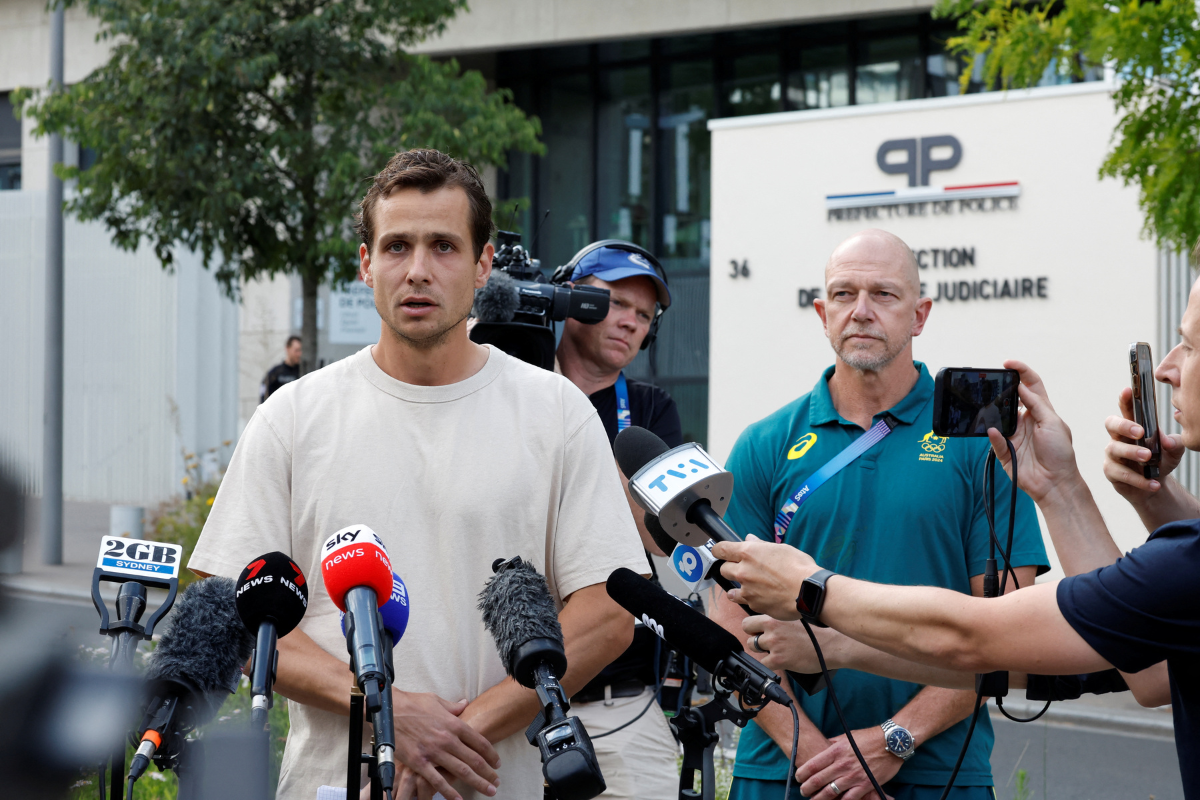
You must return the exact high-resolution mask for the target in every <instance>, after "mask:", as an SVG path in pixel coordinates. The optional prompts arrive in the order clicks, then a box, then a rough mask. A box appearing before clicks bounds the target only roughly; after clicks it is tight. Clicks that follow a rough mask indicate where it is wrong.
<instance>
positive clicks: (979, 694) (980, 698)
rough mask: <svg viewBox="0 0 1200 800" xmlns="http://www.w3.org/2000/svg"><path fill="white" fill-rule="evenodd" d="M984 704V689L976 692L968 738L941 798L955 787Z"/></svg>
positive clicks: (964, 742) (944, 799)
mask: <svg viewBox="0 0 1200 800" xmlns="http://www.w3.org/2000/svg"><path fill="white" fill-rule="evenodd" d="M982 705H983V690H980V691H977V692H976V693H975V711H974V712H973V713H972V714H971V725H970V727H968V728H967V738H966V739H965V740H964V741H963V746H962V750H959V751H958V760H957V761H955V762H954V771H953V772H951V773H950V780H949V781H947V782H946V788H945V789H943V790H942V797H941V800H946V798H947V797H949V796H950V790H951V789H952V788H954V779H955V778H957V777H958V768H959V767H961V766H962V762H963V758H964V757H965V756H966V755H967V745H968V744H970V743H971V734H973V733H975V723H976V722H978V721H979V708H980V706H982ZM880 796H881V797H882V795H880Z"/></svg>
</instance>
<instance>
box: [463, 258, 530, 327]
mask: <svg viewBox="0 0 1200 800" xmlns="http://www.w3.org/2000/svg"><path fill="white" fill-rule="evenodd" d="M520 307H521V295H520V293H519V292H518V291H517V285H516V284H515V283H514V282H513V279H512V276H510V275H509V274H508V273H507V272H505V271H504V270H502V269H493V270H492V274H491V276H490V277H489V278H488V281H487V283H485V284H484V285H483V287H482V288H480V289H476V290H475V307H474V308H473V309H472V310H473V311H474V312H475V317H476V319H478V320H479V321H480V322H500V323H504V322H512V321H513V318H514V317H515V316H516V314H517V309H519V308H520Z"/></svg>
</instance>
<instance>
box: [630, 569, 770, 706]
mask: <svg viewBox="0 0 1200 800" xmlns="http://www.w3.org/2000/svg"><path fill="white" fill-rule="evenodd" d="M607 590H608V596H609V597H611V598H612V599H613V600H615V601H617V604H618V605H620V606H621V607H622V608H624V609H625V610H626V611H628V612H629V613H630V614H633V617H634V619H640V620H641V621H642V623H643V624H644V625H645V626H646V627H648V628H650V629H651V630H652V631H654V632H655V633H657V634H658V635H659V637H660V638H661V639H663V640H664V641H665V642H666V643H667V644H669V645H671V647H672V648H674V649H675V650H678V651H679V652H681V653H683V654H684V655H686V656H687V657H688V658H690V659H692V660H693V661H695V662H696V663H697V664H699V665H700V666H701V667H703V668H704V669H705V670H707V671H708V672H710V673H711V674H712V676H713V680H720V681H723V682H725V683H727V684H728V685H729V686H730V688H732V689H734V690H736V691H738V692H740V693H741V695H742V698H743V701H744V702H745V703H746V704H748V705H758V704H759V702H762V701H764V699H765V700H772V701H774V702H776V703H779V704H780V705H785V706H790V705H792V698H790V697H788V695H787V692H785V691H784V690H783V687H782V686H780V685H779V676H778V675H776V674H775V673H774V672H771V671H770V670H769V669H767V668H766V667H764V666H763V665H762V664H760V663H758V662H757V661H755V660H754V659H753V658H751V657H750V656H748V655H746V651H745V650H744V649H743V648H742V644H741V642H739V641H738V640H737V637H736V636H734V635H733V634H732V633H730V632H729V631H727V630H725V629H724V628H722V627H721V626H720V625H718V624H717V623H715V622H713V621H712V620H710V619H709V618H708V617H706V616H704V615H703V614H701V613H699V612H698V611H696V610H695V609H694V608H692V607H691V606H689V605H688V604H687V603H685V602H683V601H682V600H680V599H679V598H677V597H675V596H674V595H672V594H670V593H669V592H666V591H664V590H662V589H660V588H659V587H657V586H655V585H654V584H653V583H651V582H650V581H648V580H646V579H645V578H643V577H642V576H641V575H638V574H637V573H636V572H633V571H632V570H628V569H625V568H623V567H622V568H621V569H618V570H616V571H615V572H613V573H612V574H611V575H609V576H608V583H607Z"/></svg>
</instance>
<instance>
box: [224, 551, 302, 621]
mask: <svg viewBox="0 0 1200 800" xmlns="http://www.w3.org/2000/svg"><path fill="white" fill-rule="evenodd" d="M236 598H237V613H238V616H240V617H241V618H242V622H243V623H245V625H246V629H247V630H249V631H257V630H258V627H259V626H260V625H262V623H263V622H267V621H270V622H272V623H274V624H275V635H276V636H287V635H288V634H289V633H291V632H292V630H293V629H294V628H295V627H296V626H297V625H299V624H300V620H302V619H304V612H305V611H306V610H307V609H308V584H307V582H306V581H305V580H304V573H303V572H301V571H300V568H299V567H297V566H296V564H295V562H294V561H292V559H291V558H289V557H288V556H287V555H285V554H283V553H280V552H279V551H278V550H276V551H275V552H272V553H264V554H263V555H261V556H259V557H258V558H256V559H254V560H253V561H251V562H250V563H249V564H247V565H246V568H245V569H244V570H242V574H241V576H239V577H238V581H237V594H236Z"/></svg>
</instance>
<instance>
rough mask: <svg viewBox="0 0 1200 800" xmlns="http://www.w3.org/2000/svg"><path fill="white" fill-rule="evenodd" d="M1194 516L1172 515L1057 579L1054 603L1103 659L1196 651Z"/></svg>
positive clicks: (1129, 667) (1199, 607)
mask: <svg viewBox="0 0 1200 800" xmlns="http://www.w3.org/2000/svg"><path fill="white" fill-rule="evenodd" d="M1197 575H1200V520H1189V521H1187V522H1174V523H1171V524H1169V525H1164V526H1163V527H1162V528H1159V529H1158V530H1157V531H1155V532H1154V535H1153V536H1152V537H1151V538H1150V541H1148V542H1146V543H1145V544H1144V545H1142V546H1141V547H1138V548H1135V549H1134V550H1132V551H1131V552H1130V553H1129V554H1128V555H1127V556H1125V557H1124V558H1121V559H1118V560H1117V562H1116V563H1115V564H1110V565H1109V566H1107V567H1101V568H1100V569H1097V570H1093V571H1092V572H1088V573H1085V574H1083V575H1075V576H1072V577H1068V578H1064V579H1063V580H1062V581H1060V582H1059V584H1058V608H1059V610H1060V611H1061V612H1062V615H1063V617H1064V618H1065V619H1066V620H1067V622H1068V623H1069V624H1070V626H1071V627H1072V628H1074V629H1075V631H1076V632H1077V633H1078V634H1079V635H1080V636H1082V637H1083V639H1084V641H1086V642H1087V643H1088V644H1089V645H1090V646H1091V647H1092V649H1093V650H1095V651H1096V652H1097V653H1099V654H1100V655H1101V656H1102V657H1103V658H1104V659H1105V660H1106V661H1108V662H1109V663H1110V664H1112V665H1113V666H1114V667H1116V668H1117V669H1120V670H1122V671H1124V672H1140V671H1141V670H1143V669H1145V668H1147V667H1149V666H1152V665H1154V664H1157V663H1158V662H1160V661H1163V660H1164V659H1166V658H1168V657H1171V656H1178V655H1191V656H1196V655H1200V581H1197V579H1196V576H1197Z"/></svg>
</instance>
